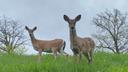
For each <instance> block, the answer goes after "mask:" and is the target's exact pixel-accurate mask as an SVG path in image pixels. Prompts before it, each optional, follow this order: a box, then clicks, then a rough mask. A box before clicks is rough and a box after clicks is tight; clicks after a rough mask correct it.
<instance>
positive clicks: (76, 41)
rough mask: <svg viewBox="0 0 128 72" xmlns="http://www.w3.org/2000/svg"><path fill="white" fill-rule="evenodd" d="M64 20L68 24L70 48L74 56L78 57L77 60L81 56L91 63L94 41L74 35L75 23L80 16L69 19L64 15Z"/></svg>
mask: <svg viewBox="0 0 128 72" xmlns="http://www.w3.org/2000/svg"><path fill="white" fill-rule="evenodd" d="M63 17H64V20H65V21H67V22H68V23H69V30H70V47H71V50H72V51H73V53H74V55H75V56H77V55H78V56H79V58H78V60H79V61H80V60H81V57H82V54H84V56H86V57H87V60H88V63H89V64H90V63H92V54H93V50H94V48H95V43H94V41H93V40H92V39H91V38H89V37H85V38H81V37H78V36H77V33H76V28H75V25H76V22H77V21H79V20H80V18H81V15H78V16H77V17H76V18H75V19H70V18H69V17H68V16H66V15H64V16H63Z"/></svg>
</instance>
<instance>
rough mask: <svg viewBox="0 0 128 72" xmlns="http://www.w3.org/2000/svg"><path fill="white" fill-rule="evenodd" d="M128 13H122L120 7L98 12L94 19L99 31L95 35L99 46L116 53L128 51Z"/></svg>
mask: <svg viewBox="0 0 128 72" xmlns="http://www.w3.org/2000/svg"><path fill="white" fill-rule="evenodd" d="M126 21H127V14H122V13H121V12H120V11H119V10H118V9H114V10H113V12H111V11H108V10H107V11H105V12H102V13H100V14H97V17H95V18H94V19H93V23H94V25H96V26H97V28H98V32H97V34H95V35H94V37H95V38H96V39H97V41H98V47H99V48H107V49H109V50H111V51H113V52H114V53H117V54H119V53H125V52H128V23H127V22H126Z"/></svg>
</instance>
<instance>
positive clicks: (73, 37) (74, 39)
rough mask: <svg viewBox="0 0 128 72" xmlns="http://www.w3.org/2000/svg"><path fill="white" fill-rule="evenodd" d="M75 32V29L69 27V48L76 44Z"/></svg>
mask: <svg viewBox="0 0 128 72" xmlns="http://www.w3.org/2000/svg"><path fill="white" fill-rule="evenodd" d="M76 38H77V33H76V29H75V28H74V29H70V43H71V48H73V46H74V45H76V43H77V41H76Z"/></svg>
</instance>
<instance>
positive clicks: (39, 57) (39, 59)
mask: <svg viewBox="0 0 128 72" xmlns="http://www.w3.org/2000/svg"><path fill="white" fill-rule="evenodd" d="M41 54H42V51H39V56H38V62H40V61H41Z"/></svg>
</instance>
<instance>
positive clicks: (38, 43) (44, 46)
mask: <svg viewBox="0 0 128 72" xmlns="http://www.w3.org/2000/svg"><path fill="white" fill-rule="evenodd" d="M25 29H26V30H27V31H28V33H29V36H30V38H31V42H32V45H33V48H34V49H35V50H36V51H38V53H39V58H38V59H39V61H40V58H41V54H42V52H49V53H51V52H53V54H54V57H55V58H56V56H57V52H59V53H65V52H64V49H65V44H66V43H65V41H64V40H62V39H54V40H49V41H47V40H38V39H36V38H35V36H34V34H33V32H34V31H35V30H36V29H37V27H34V28H33V29H29V28H28V27H27V26H25ZM65 54H66V53H65Z"/></svg>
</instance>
